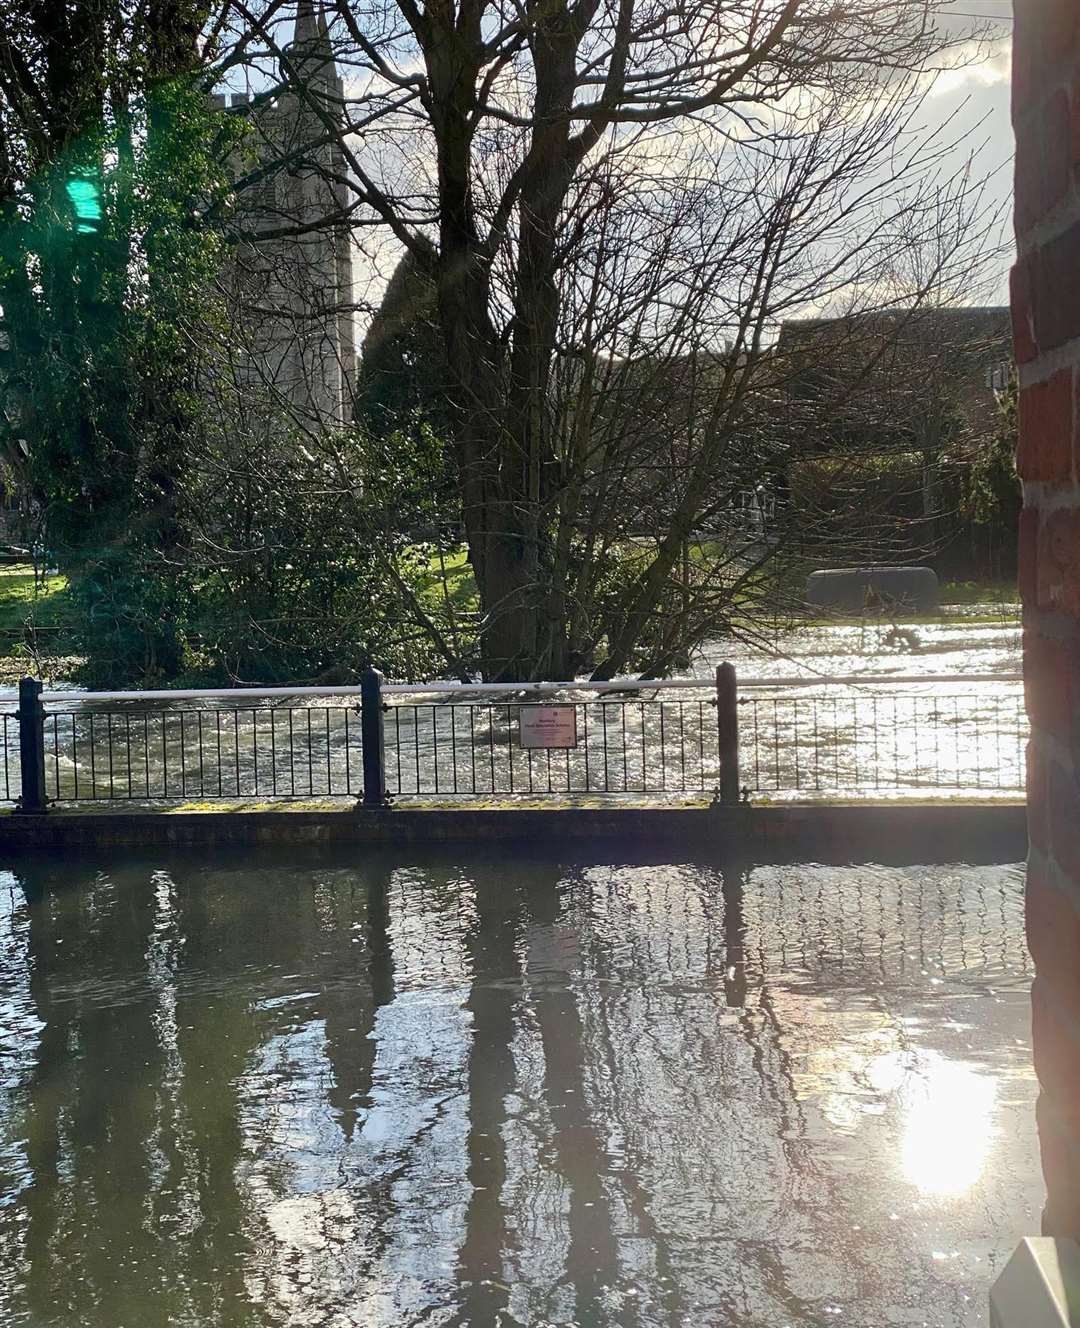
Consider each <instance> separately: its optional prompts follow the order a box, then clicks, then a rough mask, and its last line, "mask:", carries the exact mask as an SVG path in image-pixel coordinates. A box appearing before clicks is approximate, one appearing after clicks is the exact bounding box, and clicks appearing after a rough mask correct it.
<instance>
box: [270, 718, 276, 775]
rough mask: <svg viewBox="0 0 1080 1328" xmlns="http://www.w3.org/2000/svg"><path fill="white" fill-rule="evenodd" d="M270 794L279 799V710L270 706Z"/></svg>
mask: <svg viewBox="0 0 1080 1328" xmlns="http://www.w3.org/2000/svg"><path fill="white" fill-rule="evenodd" d="M270 792H271V794H272V796H274V797H277V710H276V709H275V708H274V706H273V705H271V706H270Z"/></svg>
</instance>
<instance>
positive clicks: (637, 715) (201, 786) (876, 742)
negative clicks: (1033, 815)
mask: <svg viewBox="0 0 1080 1328" xmlns="http://www.w3.org/2000/svg"><path fill="white" fill-rule="evenodd" d="M1020 682H1021V675H1019V674H1017V673H1011V672H1010V673H979V674H969V675H964V676H960V677H958V676H957V675H948V674H922V675H920V674H904V675H898V674H870V675H865V674H864V675H857V676H850V677H847V676H842V675H822V674H801V675H798V676H794V677H791V676H782V677H773V678H769V677H757V678H746V679H743V678H739V679H736V677H735V671H734V669H733V668H732V667H731V666H730V665H722V666H721V667H720V669H718V670H717V672H716V675H715V676H714V677H712V678H676V679H639V678H638V679H613V680H610V681H607V682H589V681H584V680H576V681H573V682H563V683H546V682H541V683H461V682H431V683H391V684H387V683H384V682H383V681H382V679H381V677H380V676H379V675H378V674H377V673H376V672H375V671H374V670H370V671H369V672H368V674H366V675H365V677H364V679H363V680H362V682H361V684H360V685H356V686H332V687H326V686H323V687H264V688H208V689H199V690H195V689H177V690H159V691H146V692H75V691H61V690H48V691H46V690H45V689H44V688H43V687H42V685H41V684H40V683H38V682H36V681H34V680H25V681H24V683H23V684H22V685H21V688H20V695H19V698H18V705H17V707H15V708H13V709H10V710H6V711H5V710H4V709H3V706H4V700H3V698H0V719H2V720H3V732H2V740H3V754H4V759H3V768H2V771H0V800H4V801H7V802H14V803H16V805H17V806H18V807H19V808H20V809H21V810H24V811H42V810H44V809H45V808H46V807H48V806H49V805H52V804H57V803H83V802H101V801H120V802H125V801H126V802H129V803H130V802H147V803H154V802H175V801H220V800H236V801H239V800H247V801H250V800H260V799H268V800H279V799H290V798H297V799H319V798H354V799H355V798H363V800H364V802H365V803H366V804H367V805H368V806H382V805H384V804H385V803H386V802H387V801H388V800H389V799H392V798H410V797H428V798H431V797H438V798H441V797H449V798H466V797H481V796H486V797H510V798H515V797H519V796H522V795H526V796H545V797H547V796H558V795H563V796H568V795H571V796H576V795H593V794H598V795H626V794H645V795H651V796H657V797H661V798H664V797H681V796H683V795H696V796H701V795H706V796H709V797H712V798H713V799H714V800H716V801H722V802H728V803H730V802H735V801H738V800H739V798H740V797H742V798H743V799H744V800H745V799H747V798H750V797H754V796H758V797H799V796H807V795H814V796H819V795H820V796H849V795H856V796H861V795H868V794H881V793H887V794H907V793H912V792H919V791H933V790H940V791H944V790H949V791H952V792H953V793H957V792H972V793H986V792H1000V793H1019V792H1020V791H1021V790H1022V788H1023V785H1024V759H1023V757H1024V744H1025V741H1026V736H1027V721H1026V716H1025V713H1024V706H1023V696H1022V692H1021V689H1020V687H1019V683H1020ZM14 700H15V698H14V697H12V698H11V701H14ZM9 704H10V702H9ZM541 711H543V712H544V714H543V716H541V715H540V712H541ZM545 724H548V725H550V726H554V727H551V731H550V732H549V733H546V734H545V731H544V725H545ZM556 729H557V730H558V732H557V733H556ZM553 734H555V736H554V737H553V736H552V735H553Z"/></svg>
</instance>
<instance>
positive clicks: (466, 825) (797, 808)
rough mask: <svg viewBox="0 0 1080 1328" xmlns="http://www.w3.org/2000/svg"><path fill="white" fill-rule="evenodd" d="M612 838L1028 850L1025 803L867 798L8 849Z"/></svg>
mask: <svg viewBox="0 0 1080 1328" xmlns="http://www.w3.org/2000/svg"><path fill="white" fill-rule="evenodd" d="M571 840H575V841H581V840H607V841H610V842H613V843H616V844H628V845H629V844H636V845H643V844H644V845H648V844H650V843H655V844H666V845H671V844H677V845H689V844H694V845H697V846H703V847H707V848H710V849H713V850H727V851H754V852H757V853H760V852H761V851H763V850H768V849H774V850H790V851H797V852H799V853H801V854H803V855H806V854H808V853H814V854H819V855H822V856H825V857H828V858H829V859H830V860H835V859H837V858H839V859H841V860H849V859H850V860H854V859H857V858H860V857H865V856H867V855H873V856H876V857H879V858H880V857H881V856H883V855H884V856H885V857H887V858H889V859H890V860H894V859H901V860H902V859H904V858H905V855H910V854H911V853H912V852H915V853H917V854H918V855H919V860H920V861H921V860H924V859H925V858H926V855H927V854H928V853H931V854H932V855H933V857H934V858H935V859H936V860H939V861H945V860H956V861H965V862H974V861H991V862H995V861H996V862H1001V861H1012V860H1019V859H1021V858H1023V857H1024V855H1025V854H1026V852H1027V822H1026V812H1025V808H1024V804H1023V803H1022V802H1019V801H1015V800H1012V801H1004V800H1000V801H986V802H923V803H898V802H877V803H869V802H859V803H828V804H825V803H820V804H803V805H791V804H789V805H774V806H760V807H754V806H749V807H746V806H740V807H723V806H713V805H711V804H708V803H704V802H701V803H696V804H695V803H684V804H679V805H674V806H656V805H655V804H653V805H647V804H644V803H639V804H637V805H612V804H610V803H609V804H607V805H592V806H566V805H563V806H560V805H558V804H551V803H548V804H546V805H541V804H539V803H538V802H533V803H531V804H529V803H525V804H521V805H517V806H508V805H506V804H505V803H504V804H503V805H501V806H481V807H472V806H461V805H458V806H453V807H451V806H447V805H446V804H445V803H443V804H442V805H438V804H428V805H425V804H414V805H402V806H396V807H391V808H379V809H374V810H372V809H364V808H353V807H351V806H346V805H340V804H339V805H337V806H334V805H327V804H325V803H314V804H304V803H300V804H292V805H285V806H281V805H277V806H273V807H271V806H268V805H266V804H251V803H236V804H228V803H226V804H220V805H218V804H215V805H213V806H206V805H201V806H199V805H191V804H189V805H183V804H181V805H179V806H176V807H169V808H163V809H160V810H139V811H133V810H129V809H125V810H115V811H100V810H98V809H95V810H93V811H50V812H48V813H46V814H44V815H40V816H27V815H21V814H19V813H16V812H13V813H9V814H8V815H5V816H0V853H2V852H3V851H4V850H6V849H20V850H23V849H43V850H59V851H65V850H72V849H83V848H87V847H90V846H102V847H104V846H152V845H161V844H166V845H194V844H200V845H212V844H320V843H348V844H356V845H358V846H386V845H402V844H408V845H411V846H413V845H416V846H419V845H424V844H432V845H439V844H467V843H484V842H492V841H498V842H502V843H511V842H517V843H534V844H545V843H547V844H550V843H552V842H560V843H562V842H567V841H571Z"/></svg>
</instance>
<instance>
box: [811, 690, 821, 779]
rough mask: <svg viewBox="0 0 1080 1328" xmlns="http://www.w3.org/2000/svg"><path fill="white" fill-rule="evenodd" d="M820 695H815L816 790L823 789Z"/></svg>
mask: <svg viewBox="0 0 1080 1328" xmlns="http://www.w3.org/2000/svg"><path fill="white" fill-rule="evenodd" d="M819 700H820V698H819V697H817V696H815V697H814V702H813V704H814V792H815V793H820V791H821V742H820V741H819V739H818V701H819Z"/></svg>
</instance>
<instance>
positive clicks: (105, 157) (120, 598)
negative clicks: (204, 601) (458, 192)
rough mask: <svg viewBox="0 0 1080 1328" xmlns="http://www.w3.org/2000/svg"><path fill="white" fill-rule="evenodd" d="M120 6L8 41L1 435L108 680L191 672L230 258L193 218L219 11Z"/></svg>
mask: <svg viewBox="0 0 1080 1328" xmlns="http://www.w3.org/2000/svg"><path fill="white" fill-rule="evenodd" d="M121 8H123V7H121ZM117 9H118V7H117V5H116V4H115V3H110V0H70V2H69V3H57V2H56V0H29V3H28V4H27V5H26V6H24V7H23V8H22V10H21V11H20V13H19V14H18V15H17V16H14V18H13V20H12V21H11V22H10V23H8V24H6V25H5V28H4V30H3V31H2V32H0V311H2V321H0V331H2V333H3V352H2V355H3V358H2V360H0V384H2V390H3V411H2V415H0V430H3V431H4V433H5V434H6V435H7V439H6V442H7V448H6V450H9V451H10V450H12V449H13V448H14V447H15V446H16V445H17V444H16V441H15V440H21V442H20V443H19V444H18V445H19V446H20V447H21V448H22V450H23V451H25V453H26V472H27V480H28V484H29V487H30V490H31V492H32V495H33V497H34V500H35V501H36V503H37V505H38V506H39V509H40V513H41V527H42V534H43V540H44V542H45V545H46V556H47V557H48V559H49V561H51V562H53V563H55V564H57V565H59V566H60V567H61V569H62V570H64V571H65V572H66V573H68V575H69V577H70V578H71V582H72V593H73V597H74V599H75V602H76V604H77V606H78V607H79V609H80V610H81V611H80V612H79V613H78V615H77V620H78V622H79V624H80V626H79V637H80V640H79V641H78V643H77V645H78V647H79V648H80V649H81V651H82V653H84V654H85V655H86V657H87V659H88V662H89V669H90V674H91V676H92V678H93V680H94V681H97V682H114V683H118V682H121V681H127V680H130V679H140V678H141V679H145V678H153V677H159V676H171V675H172V674H174V673H175V672H176V671H177V670H178V668H179V666H180V655H181V650H182V640H181V633H180V630H179V619H180V614H181V609H182V600H183V597H184V594H185V577H184V575H183V570H182V567H181V566H180V559H179V558H178V550H179V546H180V543H181V534H180V515H179V512H178V510H177V502H178V479H179V476H180V472H181V470H182V467H183V464H184V451H185V447H186V446H187V443H188V440H189V439H190V437H191V436H192V434H193V432H194V431H196V430H197V428H198V418H199V412H200V394H199V376H200V371H201V369H202V367H203V365H204V363H205V358H206V354H207V347H208V346H209V345H210V342H211V339H210V338H209V337H207V336H206V335H205V328H206V326H207V324H208V321H210V320H212V318H213V300H212V299H211V298H210V291H211V289H212V282H213V277H214V274H215V272H216V270H217V268H218V266H219V261H220V260H219V240H218V237H217V236H216V235H215V234H214V233H212V232H211V231H210V230H208V229H207V228H206V227H204V226H201V225H195V224H193V218H194V216H195V211H196V205H197V203H198V201H199V200H201V199H203V198H205V197H206V196H207V195H208V194H209V193H210V192H212V191H213V190H215V189H216V188H218V187H219V184H220V167H219V166H218V165H217V161H218V160H220V152H215V151H214V148H215V144H216V141H217V140H218V139H219V138H220V137H221V135H222V134H223V133H227V129H226V127H225V126H224V125H223V124H222V123H220V121H221V117H220V116H217V115H215V113H214V111H213V110H212V108H211V106H210V104H209V102H208V100H207V98H206V96H205V94H204V92H203V90H202V89H201V87H200V86H199V77H198V76H199V72H200V69H201V68H202V63H203V59H204V55H205V52H204V51H203V50H202V49H201V48H200V34H201V32H202V30H203V27H204V25H205V23H206V21H207V18H208V14H209V11H208V9H207V7H206V6H205V5H203V4H202V3H199V0H152V3H150V4H148V5H146V6H142V7H138V8H134V7H133V8H132V10H131V12H130V13H127V12H125V13H122V14H118V12H117Z"/></svg>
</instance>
